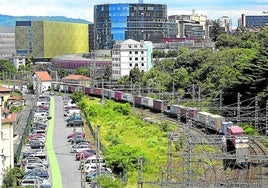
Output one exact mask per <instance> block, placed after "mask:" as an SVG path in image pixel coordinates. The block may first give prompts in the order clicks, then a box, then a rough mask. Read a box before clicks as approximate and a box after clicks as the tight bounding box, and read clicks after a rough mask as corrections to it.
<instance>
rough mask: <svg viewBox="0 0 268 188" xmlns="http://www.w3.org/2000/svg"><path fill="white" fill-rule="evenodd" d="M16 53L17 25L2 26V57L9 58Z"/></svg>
mask: <svg viewBox="0 0 268 188" xmlns="http://www.w3.org/2000/svg"><path fill="white" fill-rule="evenodd" d="M15 54H16V50H15V27H0V59H8V58H10V57H12V56H13V55H15Z"/></svg>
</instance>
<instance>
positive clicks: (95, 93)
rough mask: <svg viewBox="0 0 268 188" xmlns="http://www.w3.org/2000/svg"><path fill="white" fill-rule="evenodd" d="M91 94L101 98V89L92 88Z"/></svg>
mask: <svg viewBox="0 0 268 188" xmlns="http://www.w3.org/2000/svg"><path fill="white" fill-rule="evenodd" d="M93 92H94V95H96V96H102V88H94V90H93Z"/></svg>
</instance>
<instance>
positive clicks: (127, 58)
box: [112, 39, 153, 80]
mask: <svg viewBox="0 0 268 188" xmlns="http://www.w3.org/2000/svg"><path fill="white" fill-rule="evenodd" d="M152 48H153V47H152V42H149V41H141V42H138V41H135V40H132V39H128V40H125V41H122V42H117V43H116V44H115V45H114V47H113V49H112V79H113V80H117V79H118V78H120V77H122V76H129V73H130V70H131V69H133V68H134V67H137V68H139V70H140V71H141V72H146V71H148V70H149V69H150V68H152V51H153V50H152Z"/></svg>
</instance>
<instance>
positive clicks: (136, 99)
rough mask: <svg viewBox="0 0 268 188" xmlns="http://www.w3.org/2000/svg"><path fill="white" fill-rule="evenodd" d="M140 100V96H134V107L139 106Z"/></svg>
mask: <svg viewBox="0 0 268 188" xmlns="http://www.w3.org/2000/svg"><path fill="white" fill-rule="evenodd" d="M141 98H142V96H141V95H136V96H135V105H136V106H141Z"/></svg>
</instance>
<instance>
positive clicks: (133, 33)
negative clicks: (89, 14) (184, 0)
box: [94, 2, 167, 49]
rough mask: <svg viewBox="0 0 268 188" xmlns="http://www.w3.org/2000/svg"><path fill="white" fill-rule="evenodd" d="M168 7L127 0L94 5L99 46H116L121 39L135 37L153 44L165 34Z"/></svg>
mask: <svg viewBox="0 0 268 188" xmlns="http://www.w3.org/2000/svg"><path fill="white" fill-rule="evenodd" d="M166 21H167V6H166V5H164V4H145V3H142V2H140V3H124V4H99V5H95V6H94V23H95V25H94V28H95V36H94V37H95V38H94V41H95V48H96V49H112V48H113V45H114V44H115V43H116V42H118V41H124V40H127V39H132V40H136V41H140V40H144V41H151V42H153V43H157V42H160V41H161V40H162V38H163V37H164V36H165V31H167V29H165V23H166Z"/></svg>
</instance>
